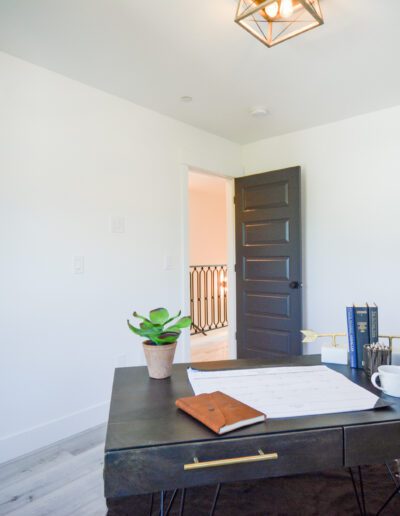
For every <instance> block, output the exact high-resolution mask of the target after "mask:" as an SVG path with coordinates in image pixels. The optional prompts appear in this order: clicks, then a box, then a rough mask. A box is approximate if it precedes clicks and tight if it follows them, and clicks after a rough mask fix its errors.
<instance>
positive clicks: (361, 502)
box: [349, 466, 367, 516]
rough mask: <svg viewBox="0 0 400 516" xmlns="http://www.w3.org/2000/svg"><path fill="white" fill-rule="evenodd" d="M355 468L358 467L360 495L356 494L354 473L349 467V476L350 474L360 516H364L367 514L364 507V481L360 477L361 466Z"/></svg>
mask: <svg viewBox="0 0 400 516" xmlns="http://www.w3.org/2000/svg"><path fill="white" fill-rule="evenodd" d="M357 469H358V479H359V484H360V492H361V497H360V496H359V494H358V488H357V485H356V481H355V478H354V474H353V470H352V468H349V472H350V476H351V481H352V483H353V489H354V494H355V497H356V500H357V505H358V509H359V511H360V514H361V516H365V515H366V514H367V511H366V508H365V496H364V482H363V478H362V472H361V467H360V466H358V468H357Z"/></svg>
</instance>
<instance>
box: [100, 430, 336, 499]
mask: <svg viewBox="0 0 400 516" xmlns="http://www.w3.org/2000/svg"><path fill="white" fill-rule="evenodd" d="M258 450H262V451H263V452H264V453H265V454H269V453H277V455H278V457H277V459H274V460H268V461H262V462H250V463H239V464H228V465H223V466H217V467H206V468H202V469H195V470H189V471H185V470H184V465H185V464H190V463H193V462H194V458H195V457H197V459H198V461H200V462H204V461H215V460H220V459H230V458H237V457H247V456H257V455H258V454H259V452H258ZM342 466H343V430H342V429H341V428H331V429H327V430H309V431H304V432H292V433H285V434H275V435H267V436H255V437H242V438H231V439H227V438H219V439H216V440H213V441H204V442H198V443H186V444H185V443H184V444H176V445H170V446H153V447H146V448H137V449H131V450H120V451H113V452H107V453H106V456H105V464H104V484H105V496H106V497H107V498H113V497H120V496H128V495H135V494H144V493H151V492H156V491H160V490H168V489H174V488H180V487H190V486H197V485H205V484H215V483H218V482H234V481H236V480H246V479H256V478H263V477H275V476H283V475H291V474H296V473H306V472H310V471H322V470H325V469H333V468H340V467H342Z"/></svg>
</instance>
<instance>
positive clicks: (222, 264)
mask: <svg viewBox="0 0 400 516" xmlns="http://www.w3.org/2000/svg"><path fill="white" fill-rule="evenodd" d="M232 183H233V181H232V180H230V179H229V178H225V177H221V176H216V175H211V174H208V173H204V172H202V171H198V170H194V169H189V171H188V259H189V271H188V274H189V297H190V315H191V317H192V321H193V324H192V327H191V331H190V359H191V361H192V362H205V361H210V360H227V359H229V358H234V355H235V353H234V352H232V349H231V348H232V346H231V345H230V342H231V340H232V338H231V337H232V335H231V331H232V327H234V326H235V325H234V321H231V320H230V319H231V317H232V310H231V309H230V308H231V305H232V299H231V289H230V279H231V275H232V274H231V273H232V269H233V264H232V261H233V256H231V254H232V253H231V252H230V244H231V242H230V239H231V235H232V236H233V208H232V204H233V195H232V189H233V184H232ZM233 291H234V289H233Z"/></svg>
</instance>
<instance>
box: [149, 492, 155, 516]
mask: <svg viewBox="0 0 400 516" xmlns="http://www.w3.org/2000/svg"><path fill="white" fill-rule="evenodd" d="M153 503H154V493H151V495H150V510H149V516H151V515H152V514H153Z"/></svg>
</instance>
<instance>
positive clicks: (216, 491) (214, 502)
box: [210, 484, 221, 516]
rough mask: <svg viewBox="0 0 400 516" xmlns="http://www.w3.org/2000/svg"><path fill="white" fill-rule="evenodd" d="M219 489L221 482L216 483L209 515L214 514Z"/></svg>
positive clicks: (212, 515)
mask: <svg viewBox="0 0 400 516" xmlns="http://www.w3.org/2000/svg"><path fill="white" fill-rule="evenodd" d="M220 491H221V484H218V485H217V489H216V490H215V495H214V501H213V504H212V507H211V511H210V516H214V511H215V508H216V506H217V502H218V498H219V492H220Z"/></svg>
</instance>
